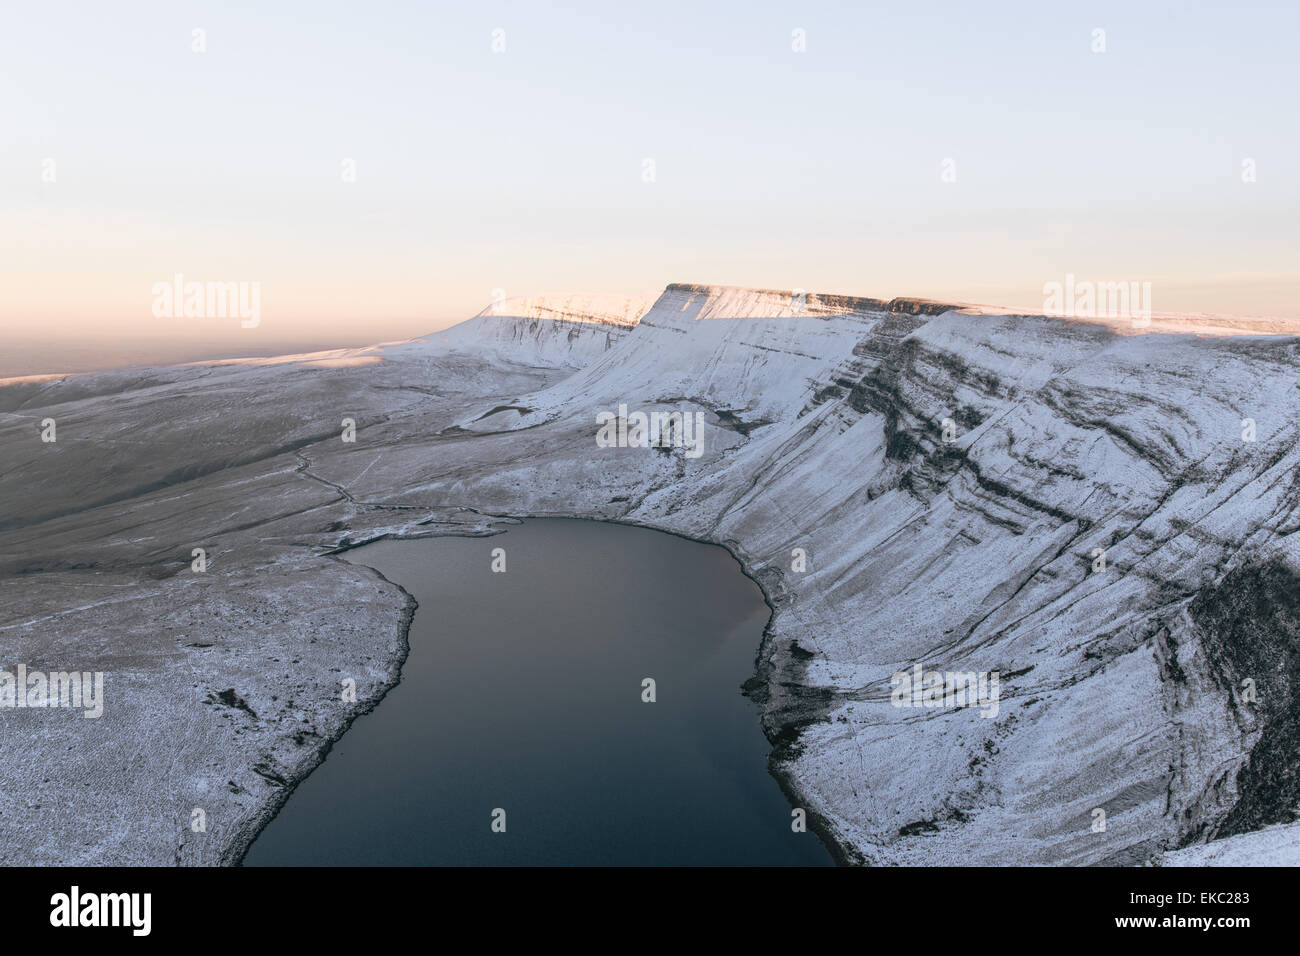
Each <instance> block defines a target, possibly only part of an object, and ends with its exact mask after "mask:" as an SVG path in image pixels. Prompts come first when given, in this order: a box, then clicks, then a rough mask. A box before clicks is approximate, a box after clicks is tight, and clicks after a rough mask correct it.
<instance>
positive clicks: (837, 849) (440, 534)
mask: <svg viewBox="0 0 1300 956" xmlns="http://www.w3.org/2000/svg"><path fill="white" fill-rule="evenodd" d="M467 510H470V511H474V512H475V514H478V515H480V516H481V517H482V518H484V519H485V520H486V521H487V523H488V527H487V528H486V529H485V530H481V531H471V532H466V533H455V532H451V533H449V532H447V531H445V530H433V531H430V532H428V533H421V532H417V533H409V532H404V533H394V532H383V533H380V534H376V535H373V536H370V537H366V538H364V539H361V540H357V541H352V540H347V539H344V542H343V543H340V544H339V545H337V546H335V547H332V548H329V549H328V550H326V551H324V552H323V554H322V557H327V558H330V559H332V560H337V561H346V563H349V564H352V565H353V566H356V567H360V568H365V569H366V570H367V571H369V572H371V573H373V574H374V575H376V576H377V577H378V578H379V579H380V580H381V581H383V582H384V583H386V584H388V585H391V586H392V587H395V588H397V590H398V591H399V592H400V593H401V594H402V595H403V597H404V599H405V605H404V608H403V613H402V617H401V623H400V635H399V644H400V648H401V650H400V654H399V655H398V656H397V657H396V659H395V660H394V661H393V662H392V666H393V673H392V677H391V679H390V680H388V681H386V682H385V683H384V684H383V685H382V687H381V689H380V692H379V693H378V694H376V695H375V696H374V697H373V698H372V699H370V700H368V701H366V703H365V705H364V706H363V707H359V708H358V709H357V710H356V711H355V712H354V713H353V714H351V715H350V716H349V718H348V719H347V721H346V722H344V723H343V724H342V725H341V727H340V729H339V730H338V732H337V733H336V734H332V735H331V736H330V737H329V738H328V739H327V740H326V741H325V742H324V743H323V745H322V746H321V747H320V748H319V749H318V750H316V751H315V753H314V754H313V755H312V757H311V758H309V759H308V760H307V761H305V762H304V763H303V764H302V765H301V770H300V772H295V773H294V774H293V775H292V777H290V778H288V779H287V780H286V784H285V786H284V787H282V788H280V789H279V790H277V791H276V794H275V796H276V799H275V800H274V801H268V802H267V803H266V804H265V806H264V808H263V810H262V811H261V812H259V813H258V814H257V815H256V816H255V817H254V818H253V819H252V820H251V821H249V822H247V823H246V824H245V826H243V827H241V828H240V831H239V832H237V833H236V834H235V835H234V837H233V838H232V840H231V841H230V842H229V844H228V846H227V848H226V849H225V851H224V852H223V853H222V854H221V857H220V860H219V862H220V864H221V865H235V866H242V865H244V860H245V859H246V857H247V855H248V853H249V850H250V849H251V847H252V845H253V844H254V842H256V840H257V838H258V837H259V836H260V835H261V833H262V831H263V830H265V829H266V827H267V826H268V825H269V824H270V823H271V821H272V820H274V819H275V818H276V816H277V815H278V814H279V813H280V811H281V810H282V809H283V807H284V806H285V804H286V803H287V802H288V800H289V799H290V797H291V796H292V795H293V793H294V792H295V791H296V790H297V788H298V787H299V786H300V785H301V784H302V782H303V781H304V780H306V779H307V777H309V776H310V775H311V773H312V772H313V771H315V770H316V769H317V768H318V767H320V766H321V765H322V764H323V763H324V762H325V760H326V759H327V758H328V757H329V755H330V753H331V752H332V751H333V749H334V746H335V744H337V743H338V742H339V741H340V740H341V739H342V738H343V735H344V734H346V733H347V731H348V730H349V729H350V728H351V726H352V724H353V722H354V721H356V720H357V719H358V718H360V717H361V716H363V715H365V714H369V713H371V712H373V711H374V710H375V709H376V708H377V707H378V706H379V704H380V703H381V702H382V701H383V700H384V699H385V698H386V697H387V696H388V694H389V692H391V691H392V690H393V689H394V688H395V687H397V686H398V684H399V683H400V682H401V679H402V671H403V668H404V666H405V664H406V662H407V658H408V657H409V655H410V651H411V645H410V631H411V626H412V624H413V623H414V619H415V613H416V611H417V610H418V608H419V601H418V600H417V599H416V598H415V596H414V595H413V594H411V593H410V592H409V591H407V589H406V588H404V587H403V586H402V585H400V584H397V583H396V582H394V581H392V580H390V579H389V578H387V577H386V576H385V575H384V574H383V572H382V571H380V570H379V569H378V568H375V567H373V566H372V565H369V564H365V563H364V562H360V561H351V560H348V559H345V558H343V557H342V555H344V554H346V553H348V552H351V551H355V550H357V549H360V548H363V547H366V546H367V545H371V544H375V543H377V542H380V541H386V540H391V541H414V540H426V539H435V538H489V537H495V536H498V535H502V534H505V533H507V531H508V530H509V529H508V528H498V527H496V524H498V523H503V524H515V525H518V524H523V523H525V522H527V521H529V520H531V519H555V518H560V519H564V520H572V521H585V522H595V523H600V524H611V525H623V526H626V527H634V528H639V529H642V530H648V531H656V532H659V533H661V534H666V535H670V536H672V537H675V538H679V539H682V540H685V541H690V542H692V543H696V544H704V545H711V546H714V547H719V548H722V549H723V550H724V551H726V552H727V554H728V555H729V556H730V557H731V558H732V560H733V561H735V563H736V565H737V566H738V567H739V569H740V571H741V573H742V574H743V575H744V576H745V577H746V578H748V579H749V580H750V581H752V582H753V583H754V584H755V585H756V586H757V587H758V590H759V593H760V594H761V596H762V600H763V603H764V604H765V606H766V608H767V620H766V622H765V623H764V627H763V633H762V638H761V640H760V643H759V646H758V647H757V648H756V649H755V652H754V658H753V675H752V676H751V678H750V679H749V680H747V681H745V682H744V683H742V684H741V685H740V686H738V687H737V688H736V690H737V692H738V693H740V694H741V695H742V696H744V697H747V698H749V699H750V700H752V701H754V702H755V703H757V704H758V706H759V708H760V720H759V722H760V729H762V730H763V732H764V736H765V737H766V739H767V743H768V745H769V748H770V749H769V752H768V760H767V772H768V774H769V775H770V776H771V777H772V778H773V779H774V780H775V781H776V783H777V784H778V786H779V787H780V790H781V792H782V794H783V796H784V798H785V800H786V802H787V803H788V804H789V805H790V807H791V808H795V807H802V808H803V809H804V810H805V813H806V814H807V823H808V829H809V831H810V832H812V833H813V834H814V835H815V836H816V837H817V838H818V840H819V841H820V842H821V844H822V845H823V847H824V848H825V849H826V851H827V853H828V854H829V856H830V858H831V860H832V862H833V863H834V864H835V865H837V866H844V865H852V864H853V863H854V862H855V861H854V859H853V858H852V857H851V856H850V855H849V854H848V853H847V852H846V850H845V849H844V848H843V847H842V846H841V845H840V844H839V843H838V842H837V841H836V840H835V838H834V835H833V828H832V827H831V826H830V825H829V822H828V821H826V820H824V819H823V818H822V816H821V815H820V814H818V813H817V812H816V811H814V810H812V809H811V808H809V807H807V806H804V802H805V801H804V800H803V795H802V794H801V792H800V789H799V787H798V784H797V781H796V780H795V779H794V776H793V774H792V773H790V772H789V771H788V770H787V769H786V768H785V767H784V766H782V765H781V763H780V762H779V760H778V755H779V751H780V743H779V741H778V740H776V739H775V737H774V734H773V733H772V732H770V731H769V729H768V726H767V722H766V721H765V720H763V716H765V709H764V708H763V704H762V701H761V700H759V699H757V697H756V695H754V694H753V693H752V687H751V681H758V682H760V684H761V685H762V686H763V687H766V686H767V683H768V682H769V681H770V680H772V679H773V676H774V669H773V668H772V667H771V666H770V665H767V664H765V658H766V657H767V655H768V654H770V652H771V650H772V647H771V639H772V633H773V623H774V621H775V617H776V613H777V608H776V605H775V603H774V598H773V595H772V593H771V592H770V591H769V589H768V587H766V586H765V585H764V583H763V581H762V580H761V579H760V578H759V577H758V576H757V575H756V574H755V573H754V571H753V569H752V568H751V567H750V566H749V565H748V564H747V563H746V561H745V560H743V558H742V557H741V555H739V554H738V553H737V551H736V549H735V548H734V547H733V546H732V545H731V544H730V543H727V542H722V541H714V540H709V539H707V538H700V537H695V536H693V535H688V534H684V533H682V532H679V531H675V530H671V529H667V528H663V527H658V526H655V525H652V524H648V523H643V522H638V521H628V520H619V519H611V518H604V517H590V516H586V515H574V514H555V513H544V514H532V513H529V514H518V513H503V514H495V513H488V512H480V511H477V510H476V509H472V508H471V509H467Z"/></svg>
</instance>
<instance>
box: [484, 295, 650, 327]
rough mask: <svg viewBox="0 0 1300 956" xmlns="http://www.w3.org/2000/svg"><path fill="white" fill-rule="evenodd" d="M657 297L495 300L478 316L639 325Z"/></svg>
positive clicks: (560, 297)
mask: <svg viewBox="0 0 1300 956" xmlns="http://www.w3.org/2000/svg"><path fill="white" fill-rule="evenodd" d="M654 301H655V296H654V295H611V294H598V293H591V294H582V295H534V296H516V297H514V298H503V299H499V300H495V301H493V302H492V304H491V305H489V306H488V307H487V308H485V309H484V310H483V311H482V312H480V313H479V316H493V317H496V318H517V319H551V320H554V321H560V322H583V323H593V324H596V325H621V326H627V327H629V328H630V327H631V326H633V325H636V324H637V322H638V321H639V320H640V318H641V316H643V315H644V314H645V312H646V310H647V309H648V308H650V306H651V305H652V304H653V303H654Z"/></svg>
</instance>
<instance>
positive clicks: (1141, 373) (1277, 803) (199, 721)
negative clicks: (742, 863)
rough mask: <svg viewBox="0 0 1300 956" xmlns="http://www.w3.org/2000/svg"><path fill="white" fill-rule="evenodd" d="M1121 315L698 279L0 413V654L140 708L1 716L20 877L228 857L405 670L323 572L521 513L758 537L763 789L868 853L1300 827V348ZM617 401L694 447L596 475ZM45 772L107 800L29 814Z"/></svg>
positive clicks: (603, 463)
mask: <svg viewBox="0 0 1300 956" xmlns="http://www.w3.org/2000/svg"><path fill="white" fill-rule="evenodd" d="M1130 326H1131V324H1129V325H1126V324H1125V323H1116V322H1092V321H1082V320H1070V319H1061V318H1048V317H1043V316H1027V315H1001V314H997V313H996V311H995V310H987V309H976V308H958V307H956V306H950V305H945V304H943V303H937V302H930V301H926V300H917V299H895V300H891V301H884V300H877V299H867V298H852V297H845V296H818V295H806V296H804V295H795V294H792V293H789V292H780V291H771V290H753V289H733V288H726V287H717V286H695V285H673V286H669V287H668V289H667V290H665V292H664V293H663V294H662V295H661V296H659V298H658V299H657V300H655V301H654V302H653V304H647V303H641V302H638V301H637V300H635V299H627V300H610V299H600V300H599V301H598V300H596V299H595V298H590V297H588V298H580V297H577V298H571V299H568V300H545V299H543V300H525V301H513V300H506V301H505V302H504V303H499V304H497V305H496V306H495V307H494V308H489V309H487V310H485V311H484V312H483V313H481V314H480V315H478V316H476V317H475V318H473V319H471V320H470V321H469V322H467V323H463V324H462V325H460V326H456V327H454V328H453V329H451V330H448V331H447V332H445V333H435V334H433V335H430V336H428V337H426V338H424V339H420V340H416V341H414V342H411V343H404V344H400V345H395V346H384V347H376V348H375V349H370V350H353V351H352V352H350V353H348V354H346V355H333V356H329V357H326V358H327V359H328V360H326V359H323V358H322V357H319V356H317V357H295V358H293V359H290V360H286V361H283V362H279V363H273V364H267V363H256V362H249V361H244V362H233V363H224V364H222V363H218V364H213V363H208V364H204V365H201V366H191V367H178V368H171V369H161V370H153V371H149V372H143V373H141V372H133V373H120V374H115V375H101V376H85V377H79V378H76V379H64V380H55V381H33V382H26V383H21V384H15V385H13V386H11V387H9V388H0V409H3V410H4V412H5V416H4V418H3V419H0V438H3V440H4V442H5V447H6V448H7V449H9V450H10V451H11V457H10V460H9V467H8V468H6V469H5V470H4V471H3V473H0V493H2V494H3V501H4V502H5V507H4V511H3V513H0V573H3V575H4V576H3V577H2V578H0V589H3V590H2V593H3V595H4V598H5V601H4V607H5V612H4V618H3V620H0V635H4V637H5V640H6V643H7V645H8V646H9V647H10V648H11V650H10V656H11V657H12V658H14V659H24V660H29V661H30V660H38V659H53V658H58V657H59V656H60V654H62V655H72V656H75V655H80V656H81V658H82V659H84V661H85V663H84V664H83V665H81V666H82V667H83V669H87V670H89V669H103V670H106V671H107V670H111V671H112V673H113V674H115V675H117V679H118V680H119V681H120V682H121V683H122V684H127V685H129V686H131V687H132V688H133V689H134V690H135V691H136V693H133V694H125V695H124V692H123V691H120V690H119V691H118V694H119V696H118V698H117V699H118V700H119V701H120V703H119V704H118V709H117V711H116V712H115V714H114V715H113V716H114V719H113V720H111V721H110V720H108V719H105V720H102V721H99V722H95V727H94V729H93V731H92V732H89V733H88V732H87V731H86V728H85V726H84V724H86V723H90V722H86V721H80V718H79V717H78V718H77V721H73V720H72V719H71V716H70V715H69V719H68V720H66V721H58V722H51V721H48V720H46V721H45V722H43V723H40V724H39V725H38V724H37V723H36V722H35V721H34V720H33V714H32V713H30V712H29V713H26V714H21V715H20V716H19V718H18V719H17V720H9V719H6V720H5V721H4V722H0V761H3V763H4V766H5V770H6V773H5V774H4V777H3V780H4V782H3V783H0V789H3V790H4V797H5V799H4V800H0V807H4V808H5V809H0V815H2V816H0V822H3V823H4V824H7V826H5V830H6V832H18V833H20V834H23V835H21V836H18V837H17V838H16V839H14V840H11V841H8V842H7V845H6V846H5V849H4V850H3V851H0V854H2V855H3V856H4V858H5V859H6V860H9V861H19V860H23V861H49V860H52V859H56V858H57V859H64V860H67V861H68V862H113V861H121V860H132V861H141V862H144V861H150V862H163V861H172V860H175V861H178V862H186V863H191V862H220V861H230V860H233V859H237V858H238V855H239V854H240V852H242V849H243V847H244V846H246V845H247V842H248V841H249V840H250V839H251V838H252V836H253V835H254V834H255V833H256V830H257V828H258V826H259V825H260V823H261V821H263V820H265V819H266V818H267V817H268V816H269V814H271V813H273V812H274V809H275V808H276V807H277V806H278V805H279V803H280V802H282V800H283V799H284V798H285V796H286V794H287V789H288V787H290V786H291V784H292V782H293V781H294V780H296V779H299V778H301V777H302V776H303V775H304V774H306V773H307V772H308V771H309V770H310V769H311V768H312V767H313V766H314V765H315V764H316V763H317V762H319V760H320V759H321V755H322V752H323V750H324V748H325V747H326V745H327V743H328V741H329V740H332V739H334V738H336V737H337V736H338V735H339V734H340V733H342V731H343V729H345V727H346V724H347V722H348V721H349V720H350V719H351V718H352V717H353V716H355V713H356V712H359V711H360V710H364V709H365V708H367V707H368V706H373V704H374V702H375V701H376V700H377V699H378V697H379V696H381V695H382V693H383V691H384V689H386V688H387V687H388V686H390V685H391V683H392V682H393V681H394V680H395V678H396V669H397V666H398V664H399V663H400V660H401V657H402V655H403V653H404V631H403V626H402V624H403V615H404V613H405V612H406V611H407V604H406V597H405V595H404V594H403V593H402V592H400V590H398V589H396V588H395V587H393V586H392V585H389V584H387V582H385V581H383V580H382V579H380V578H378V576H377V575H374V574H373V573H371V572H369V571H368V570H367V569H365V568H361V567H356V566H352V565H348V564H345V563H343V562H340V561H338V560H336V559H333V558H331V557H329V556H328V554H327V552H328V551H329V550H330V549H332V548H337V547H339V546H346V545H349V544H355V543H357V542H359V541H364V540H368V539H370V538H373V537H375V536H378V535H381V534H430V533H434V534H436V533H479V532H484V531H486V530H487V529H488V527H489V524H490V518H488V517H486V515H492V514H515V515H580V516H586V517H593V518H605V519H609V520H618V521H625V522H632V523H637V524H644V525H648V526H652V527H658V528H664V529H667V530H671V531H675V532H678V533H681V534H686V535H689V536H692V537H695V538H699V539H702V540H708V541H714V542H718V543H721V544H724V545H726V546H727V547H728V548H730V549H731V550H732V552H733V553H734V554H735V555H736V556H737V557H738V558H739V559H740V560H741V561H742V563H743V564H744V565H745V567H746V568H747V570H748V571H749V572H750V573H751V574H752V575H753V576H754V577H755V578H756V579H757V580H759V581H760V583H761V584H762V585H763V587H764V589H765V591H766V593H767V595H768V598H769V601H770V603H771V604H772V606H773V618H772V622H771V624H770V626H769V628H768V633H767V635H766V637H765V640H764V645H763V647H762V648H761V649H760V652H759V661H758V669H757V674H756V677H755V680H753V681H752V682H751V684H750V687H749V692H750V693H751V694H753V696H755V697H756V698H757V699H758V700H759V701H760V702H761V703H762V705H763V711H764V724H765V728H766V729H767V731H768V733H769V736H770V737H771V739H772V740H773V743H774V747H775V749H774V754H773V764H774V769H775V770H776V771H777V772H778V773H779V774H780V775H781V776H782V777H783V778H784V780H785V782H786V784H787V787H788V789H789V790H790V792H791V793H792V795H793V798H794V799H795V800H796V802H797V803H798V804H799V805H801V806H803V807H805V808H807V809H808V810H809V811H810V813H811V814H812V816H813V817H814V819H816V820H817V821H818V822H819V824H820V825H821V826H822V827H823V828H824V830H825V832H827V833H828V834H829V835H830V836H831V837H832V838H833V839H834V841H835V842H836V843H837V844H838V846H839V847H840V848H841V850H842V852H843V854H844V856H845V858H846V859H849V860H858V861H870V862H874V863H905V864H929V863H1018V862H1028V863H1101V862H1108V863H1139V862H1145V861H1148V860H1156V859H1159V858H1161V857H1162V856H1164V855H1165V854H1166V851H1173V850H1175V849H1176V848H1178V847H1181V846H1184V845H1191V844H1197V843H1200V842H1203V841H1205V840H1207V839H1209V838H1212V837H1224V836H1228V835H1232V834H1240V833H1246V832H1250V831H1253V830H1257V829H1259V828H1260V827H1263V826H1266V825H1269V824H1273V823H1282V822H1288V821H1290V820H1292V819H1294V817H1295V813H1296V809H1297V807H1300V777H1298V776H1297V771H1296V766H1297V761H1296V757H1297V737H1296V717H1295V714H1296V713H1298V712H1300V710H1297V704H1296V697H1295V696H1294V695H1295V694H1297V693H1300V685H1298V684H1297V675H1300V644H1298V643H1297V642H1298V640H1300V538H1297V536H1296V534H1295V532H1296V530H1297V528H1298V527H1300V510H1298V508H1300V477H1297V474H1298V472H1297V465H1298V464H1300V445H1298V444H1297V434H1298V432H1300V340H1298V339H1297V338H1296V337H1295V333H1296V332H1298V331H1300V329H1293V328H1289V327H1279V326H1277V325H1276V324H1274V325H1270V326H1268V327H1267V328H1264V329H1260V330H1259V332H1258V334H1257V333H1256V331H1255V330H1253V328H1252V327H1251V326H1250V325H1248V324H1241V323H1237V324H1233V323H1226V322H1222V321H1217V320H1216V321H1212V322H1211V321H1205V322H1202V321H1200V320H1196V319H1189V318H1186V317H1156V318H1155V319H1154V320H1153V321H1152V322H1151V323H1150V324H1149V325H1148V326H1146V327H1144V328H1140V329H1138V328H1132V327H1130ZM620 405H625V406H627V407H628V408H630V409H639V410H645V411H647V412H649V411H660V412H668V411H681V412H687V413H695V412H699V413H702V415H703V420H704V422H705V426H704V433H703V439H704V440H703V444H702V449H701V453H700V454H699V455H698V457H694V456H692V455H690V454H688V453H687V452H688V449H686V448H659V449H652V448H638V447H615V448H606V447H600V446H599V445H598V443H597V440H596V438H597V431H598V428H599V426H598V424H597V422H598V415H600V414H601V413H604V412H616V411H617V410H618V409H619V406H620ZM50 417H52V418H55V419H56V420H57V422H58V441H57V443H54V444H46V443H42V442H41V441H40V437H39V434H40V427H39V423H40V422H41V421H43V420H44V419H46V418H50ZM345 418H349V419H352V420H353V421H354V422H355V423H356V441H355V442H344V441H342V440H340V426H341V423H342V421H343V419H345ZM194 547H204V548H205V549H206V550H207V553H208V554H209V555H210V556H211V561H212V565H211V570H210V571H209V572H207V573H206V574H193V573H190V572H189V570H188V569H189V567H190V561H191V550H192V548H194ZM74 650H75V654H74V653H73V652H74ZM290 662H292V664H290ZM97 663H102V664H103V665H104V666H102V667H98V668H96V667H92V666H91V665H94V664H97ZM918 664H919V665H921V666H922V668H923V669H924V670H926V671H939V672H961V673H972V674H975V673H978V674H989V673H991V672H997V674H998V675H999V698H998V701H997V708H996V711H997V712H996V715H994V716H982V715H981V709H980V708H978V707H963V708H953V707H919V708H918V707H900V706H895V700H893V699H891V690H892V686H891V680H892V678H893V676H894V675H896V674H898V673H900V672H911V670H912V668H914V667H915V666H916V665H918ZM340 671H341V672H343V673H359V674H364V675H365V677H364V679H363V680H360V681H359V682H358V684H359V687H358V690H359V694H358V697H359V701H358V703H357V705H356V706H355V708H353V709H348V708H342V707H340V706H339V705H338V703H337V700H336V695H335V693H334V691H335V687H334V682H333V675H335V674H337V673H338V672H340ZM119 686H120V685H119ZM985 712H987V708H986V709H985ZM15 714H20V712H15ZM42 716H45V717H48V716H49V715H42ZM65 725H66V726H65ZM38 727H39V733H38V732H37V730H38ZM20 744H21V746H20ZM74 758H76V759H74ZM83 758H84V759H83ZM60 761H63V762H66V763H67V764H68V765H69V766H70V767H75V768H76V769H75V771H73V772H74V773H75V774H76V775H77V779H78V780H79V781H80V782H81V784H82V789H81V791H80V793H79V794H74V795H73V796H71V797H67V796H66V795H65V788H66V784H67V780H66V778H58V777H54V776H52V775H48V774H46V776H49V777H51V779H49V780H47V781H46V782H44V783H36V782H35V781H36V780H39V779H41V777H42V774H40V773H37V772H36V770H37V768H39V767H43V766H49V765H50V764H51V762H54V763H55V764H58V763H59V762H60ZM78 761H80V762H78ZM124 768H127V769H128V770H129V772H124ZM24 771H27V772H26V773H24ZM198 801H202V803H201V804H200V803H199V802H198ZM197 805H202V806H204V807H206V808H207V817H208V819H209V821H211V822H210V824H209V827H208V830H207V831H206V833H204V834H201V835H200V834H195V833H193V832H192V831H191V830H190V829H189V828H188V826H187V821H188V814H189V813H190V812H191V809H192V808H193V807H194V806H197ZM105 807H108V808H110V809H109V810H107V811H106V810H105V809H104V808H105ZM18 824H21V825H22V826H21V829H20V830H17V829H15V827H17V825H18ZM1103 824H1104V825H1103ZM87 828H89V834H90V835H89V836H87V835H86V831H87ZM67 847H74V848H75V849H74V850H73V851H72V852H71V853H68V852H67V849H66V848H67ZM1169 856H1170V857H1172V854H1169Z"/></svg>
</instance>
